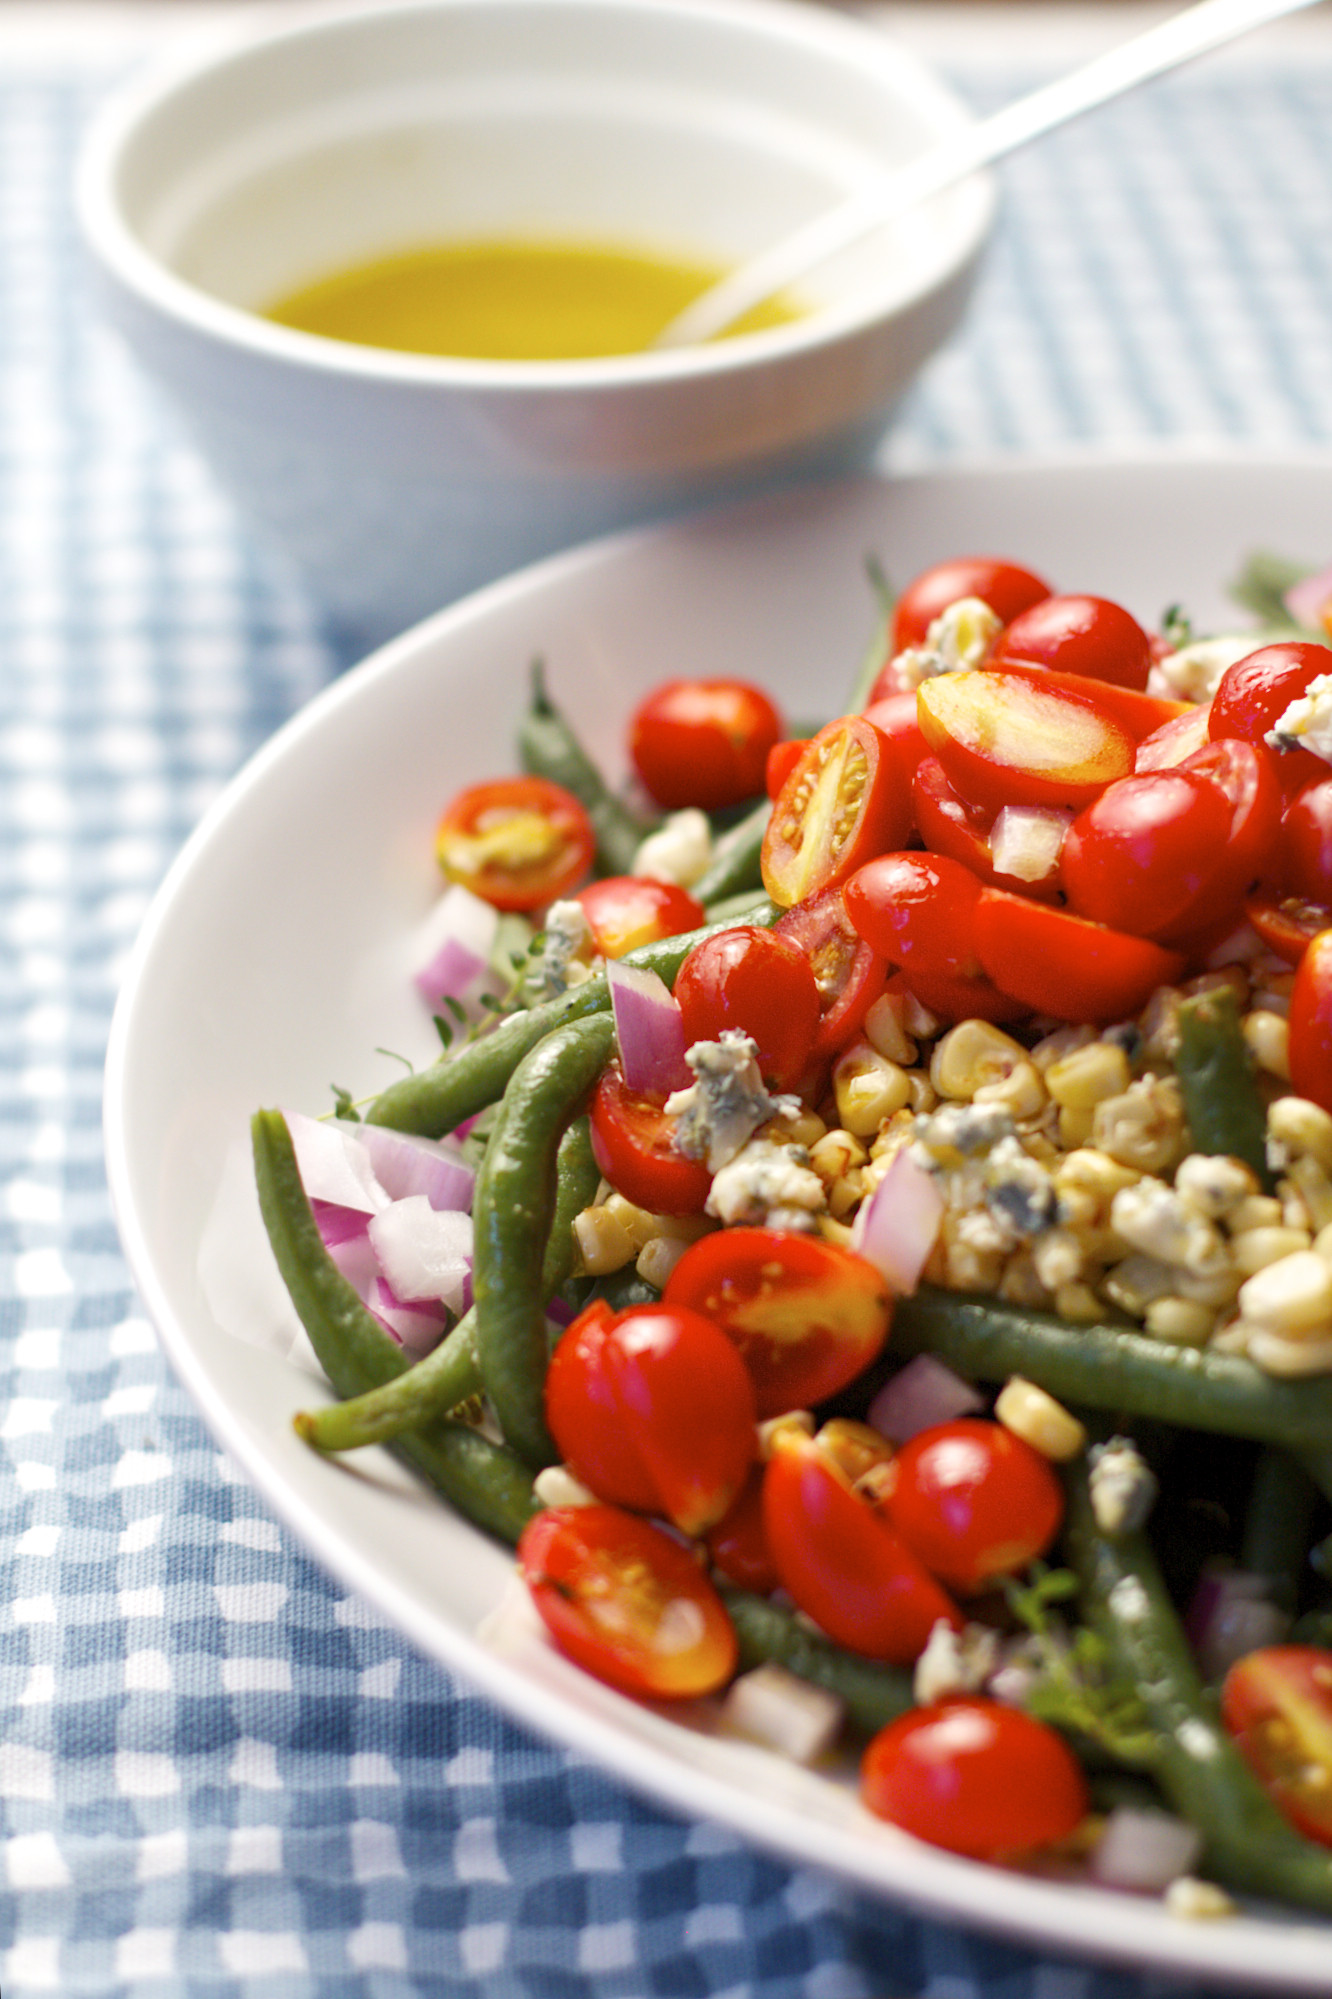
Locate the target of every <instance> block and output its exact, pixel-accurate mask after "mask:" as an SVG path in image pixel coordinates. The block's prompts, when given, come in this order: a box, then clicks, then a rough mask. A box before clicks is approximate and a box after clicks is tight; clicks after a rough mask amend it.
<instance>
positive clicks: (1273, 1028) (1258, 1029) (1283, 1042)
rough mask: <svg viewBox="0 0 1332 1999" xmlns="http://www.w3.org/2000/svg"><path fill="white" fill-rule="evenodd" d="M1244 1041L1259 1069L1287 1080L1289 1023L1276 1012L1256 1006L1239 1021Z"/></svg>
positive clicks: (1288, 1068)
mask: <svg viewBox="0 0 1332 1999" xmlns="http://www.w3.org/2000/svg"><path fill="white" fill-rule="evenodd" d="M1242 1026H1243V1033H1244V1040H1245V1044H1246V1046H1247V1047H1248V1050H1249V1053H1250V1054H1251V1055H1252V1057H1253V1059H1254V1061H1255V1062H1256V1063H1257V1064H1258V1067H1259V1068H1260V1069H1265V1070H1266V1071H1267V1074H1268V1075H1269V1076H1276V1077H1278V1078H1279V1079H1280V1080H1281V1082H1283V1083H1288V1082H1289V1081H1290V1024H1289V1022H1288V1021H1287V1020H1286V1019H1285V1018H1284V1016H1283V1015H1281V1014H1279V1013H1270V1012H1268V1011H1267V1009H1266V1008H1263V1007H1259V1008H1256V1009H1255V1011H1254V1012H1252V1013H1246V1014H1245V1016H1244V1020H1243V1023H1242Z"/></svg>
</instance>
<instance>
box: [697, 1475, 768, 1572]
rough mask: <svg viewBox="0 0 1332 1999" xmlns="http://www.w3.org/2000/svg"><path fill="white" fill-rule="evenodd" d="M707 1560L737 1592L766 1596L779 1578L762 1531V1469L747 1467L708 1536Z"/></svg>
mask: <svg viewBox="0 0 1332 1999" xmlns="http://www.w3.org/2000/svg"><path fill="white" fill-rule="evenodd" d="M707 1549H708V1559H709V1560H710V1561H711V1563H712V1566H713V1567H714V1569H716V1570H717V1571H718V1572H719V1573H720V1574H721V1575H723V1576H725V1578H726V1580H727V1582H730V1583H734V1584H735V1586H736V1588H737V1589H748V1590H753V1591H755V1592H756V1594H758V1595H759V1596H769V1595H771V1593H772V1591H773V1590H775V1589H778V1588H780V1586H781V1578H780V1577H779V1576H778V1574H777V1571H776V1569H775V1568H774V1567H773V1565H772V1556H771V1555H770V1554H769V1553H768V1538H767V1535H766V1534H765V1533H764V1531H763V1466H762V1465H761V1464H755V1465H751V1466H750V1470H749V1476H748V1477H747V1478H746V1480H745V1482H744V1484H743V1485H742V1486H741V1488H740V1490H739V1492H738V1493H737V1494H736V1497H735V1500H734V1502H733V1504H732V1505H731V1507H730V1509H729V1510H728V1512H727V1513H726V1514H725V1515H724V1516H723V1518H722V1519H720V1520H719V1521H718V1522H717V1525H716V1526H715V1527H714V1528H712V1529H711V1530H710V1532H709V1533H708V1535H707Z"/></svg>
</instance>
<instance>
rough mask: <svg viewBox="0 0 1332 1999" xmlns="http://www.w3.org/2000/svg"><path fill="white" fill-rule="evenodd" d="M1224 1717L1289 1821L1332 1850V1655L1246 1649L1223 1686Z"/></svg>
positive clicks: (1313, 1649) (1312, 1649)
mask: <svg viewBox="0 0 1332 1999" xmlns="http://www.w3.org/2000/svg"><path fill="white" fill-rule="evenodd" d="M1221 1719H1222V1720H1223V1722H1224V1723H1225V1725H1226V1728H1227V1730H1228V1731H1229V1733H1230V1734H1231V1735H1232V1736H1233V1737H1234V1739H1235V1742H1236V1743H1237V1745H1238V1747H1239V1750H1240V1754H1241V1755H1242V1756H1243V1757H1244V1760H1245V1761H1246V1763H1248V1765H1249V1767H1250V1769H1251V1770H1252V1771H1253V1772H1254V1775H1255V1776H1256V1777H1257V1778H1258V1781H1259V1782H1260V1783H1261V1784H1262V1786H1263V1788H1264V1789H1265V1790H1266V1791H1267V1792H1268V1794H1269V1795H1270V1797H1271V1798H1272V1800H1273V1802H1274V1803H1275V1804H1276V1805H1277V1806H1278V1808H1279V1809H1280V1810H1281V1811H1282V1812H1283V1813H1284V1815H1285V1816H1286V1818H1288V1819H1289V1820H1290V1822H1291V1824H1292V1825H1294V1826H1297V1827H1298V1828H1299V1830H1300V1831H1301V1832H1302V1833H1304V1834H1305V1835H1306V1837H1307V1838H1309V1839H1316V1840H1318V1841H1319V1842H1320V1843H1321V1844H1322V1845H1323V1846H1332V1652H1327V1651H1324V1650H1323V1649H1322V1648H1321V1647H1319V1646H1316V1645H1266V1646H1263V1647H1261V1648H1260V1649H1259V1650H1258V1651H1256V1652H1246V1653H1245V1655H1244V1657H1243V1658H1242V1659H1239V1660H1237V1661H1236V1663H1235V1664H1234V1665H1233V1666H1232V1667H1231V1668H1230V1671H1229V1672H1228V1673H1227V1674H1226V1677H1225V1680H1224V1682H1223V1683H1222V1687H1221Z"/></svg>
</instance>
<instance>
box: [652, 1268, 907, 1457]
mask: <svg viewBox="0 0 1332 1999" xmlns="http://www.w3.org/2000/svg"><path fill="white" fill-rule="evenodd" d="M662 1297H663V1300H664V1301H665V1303H667V1304H669V1305H681V1306H687V1307H689V1308H690V1309H691V1310H692V1311H695V1312H700V1313H703V1314H704V1315H705V1316H706V1317H707V1318H708V1319H709V1320H711V1321H712V1322H713V1323H714V1324H715V1325H716V1326H718V1327H719V1328H720V1329H721V1331H722V1332H723V1333H724V1334H725V1336H726V1338H727V1339H729V1340H730V1341H731V1342H732V1343H733V1344H734V1346H735V1348H736V1350H737V1352H738V1353H739V1355H740V1357H741V1359H742V1360H743V1361H744V1364H745V1366H746V1368H747V1369H748V1371H749V1375H750V1379H751V1380H752V1381H753V1384H754V1397H755V1402H756V1404H757V1408H758V1413H759V1417H760V1419H764V1418H766V1417H769V1416H781V1415H784V1414H785V1413H786V1411H787V1410H789V1409H807V1408H812V1407H813V1406H814V1405H815V1404H817V1403H819V1402H824V1401H826V1400H827V1398H828V1397H829V1396H830V1395H835V1394H836V1393H837V1392H838V1390H839V1389H842V1388H845V1387H846V1386H847V1384H848V1383H849V1382H852V1381H854V1380H855V1379H856V1377H857V1376H858V1375H860V1374H863V1373H864V1371H865V1369H866V1368H867V1367H868V1366H869V1364H870V1362H871V1361H873V1360H876V1359H877V1358H878V1356H879V1354H880V1353H881V1352H882V1350H883V1346H884V1342H885V1341H886V1340H887V1338H888V1329H889V1327H890V1325H891V1324H892V1300H891V1298H890V1297H889V1295H888V1287H887V1285H886V1284H885V1283H884V1280H883V1278H882V1277H881V1276H880V1274H879V1272H878V1271H877V1270H876V1269H875V1267H874V1265H873V1264H872V1263H869V1262H867V1261H866V1259H865V1258H864V1257H863V1256H857V1255H856V1254H855V1252H854V1251H853V1250H849V1249H844V1248H842V1246H841V1245H840V1244H839V1243H833V1242H825V1241H823V1239H822V1238H821V1237H819V1236H810V1235H796V1234H791V1233H788V1232H785V1231H783V1230H781V1229H763V1228H730V1229H719V1230H718V1231H717V1232H716V1233H715V1234H714V1235H706V1236H703V1237H701V1238H700V1239H699V1241H698V1242H696V1243H691V1244H690V1246H689V1248H688V1249H687V1250H686V1251H685V1253H684V1255H683V1256H682V1257H681V1258H680V1261H679V1262H678V1263H677V1264H676V1266H675V1268H674V1270H673V1271H672V1272H671V1274H670V1276H669V1277H668V1278H667V1280H666V1286H665V1289H664V1291H663V1292H662Z"/></svg>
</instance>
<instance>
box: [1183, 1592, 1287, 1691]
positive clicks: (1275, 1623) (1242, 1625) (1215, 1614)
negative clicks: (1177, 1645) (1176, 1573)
mask: <svg viewBox="0 0 1332 1999" xmlns="http://www.w3.org/2000/svg"><path fill="white" fill-rule="evenodd" d="M1289 1629H1290V1619H1289V1617H1288V1616H1287V1615H1286V1613H1285V1612H1284V1611H1283V1610H1281V1609H1279V1608H1278V1606H1277V1605H1276V1604H1275V1603H1273V1601H1272V1586H1271V1583H1270V1582H1269V1581H1268V1579H1267V1577H1266V1576H1262V1575H1257V1574H1255V1573H1254V1572H1253V1571H1251V1570H1248V1569H1224V1568H1216V1567H1208V1568H1205V1569H1204V1570H1203V1573H1202V1575H1201V1576H1200V1577H1199V1579H1198V1585H1197V1588H1196V1589H1195V1590H1194V1593H1193V1600H1192V1602H1191V1603H1190V1604H1189V1607H1188V1611H1187V1613H1186V1615H1185V1619H1184V1631H1185V1635H1186V1636H1187V1638H1188V1641H1189V1644H1190V1645H1191V1646H1192V1648H1193V1654H1194V1657H1195V1658H1196V1659H1197V1661H1198V1666H1199V1670H1200V1671H1201V1672H1202V1674H1203V1677H1204V1678H1205V1679H1208V1680H1219V1679H1221V1678H1222V1677H1223V1676H1224V1675H1225V1673H1226V1672H1227V1671H1228V1670H1229V1669H1230V1667H1231V1666H1233V1665H1234V1663H1235V1661H1236V1660H1237V1659H1242V1658H1243V1657H1244V1654H1245V1653H1246V1652H1256V1651H1257V1650H1258V1649H1259V1647H1260V1646H1263V1645H1278V1644H1280V1642H1281V1640H1282V1639H1283V1638H1284V1637H1285V1636H1286V1633H1287V1631H1288V1630H1289Z"/></svg>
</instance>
